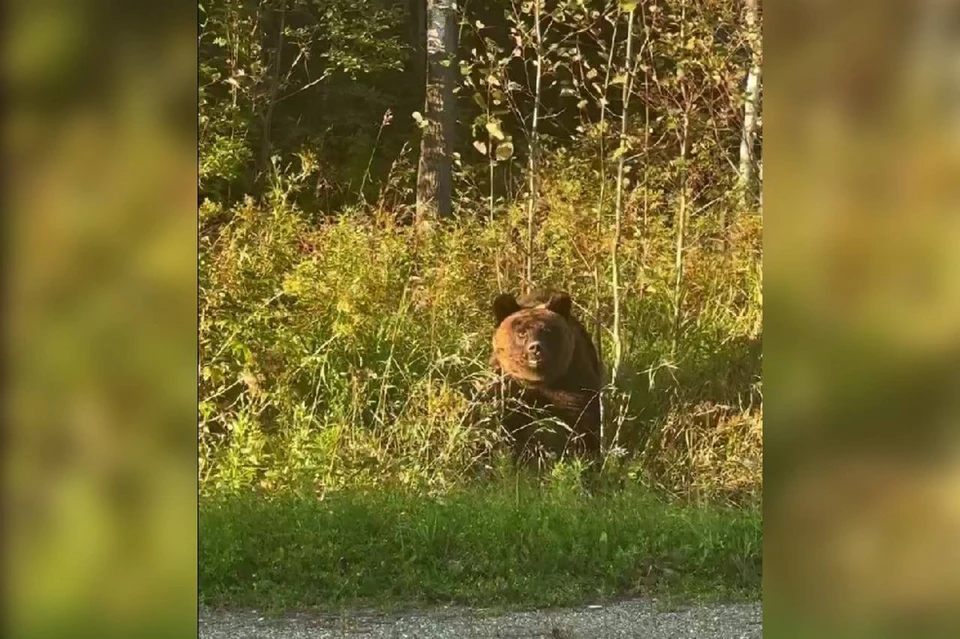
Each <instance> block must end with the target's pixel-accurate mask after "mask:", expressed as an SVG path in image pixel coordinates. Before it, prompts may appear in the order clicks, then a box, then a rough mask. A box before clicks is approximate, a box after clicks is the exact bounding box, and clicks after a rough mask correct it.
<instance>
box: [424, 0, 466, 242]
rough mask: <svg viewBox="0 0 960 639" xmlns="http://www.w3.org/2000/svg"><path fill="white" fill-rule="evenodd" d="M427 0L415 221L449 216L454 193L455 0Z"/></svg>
mask: <svg viewBox="0 0 960 639" xmlns="http://www.w3.org/2000/svg"><path fill="white" fill-rule="evenodd" d="M426 2H427V76H426V100H425V103H426V104H425V108H424V111H425V112H426V113H425V120H426V126H425V127H424V129H423V137H422V138H421V142H420V165H419V168H418V175H417V214H416V224H417V226H421V225H422V224H423V223H424V222H425V221H426V220H428V219H431V218H436V217H445V216H449V215H450V213H451V199H452V195H453V184H452V177H453V176H452V166H451V154H452V147H453V139H452V138H453V126H454V94H453V88H454V87H453V85H454V53H455V51H456V35H457V32H456V19H455V11H454V6H455V3H454V0H426Z"/></svg>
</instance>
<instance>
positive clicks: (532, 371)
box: [493, 293, 576, 383]
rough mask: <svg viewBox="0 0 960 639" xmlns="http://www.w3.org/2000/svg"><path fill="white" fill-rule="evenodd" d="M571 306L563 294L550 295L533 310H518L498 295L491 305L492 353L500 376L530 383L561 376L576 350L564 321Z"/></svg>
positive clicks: (506, 297)
mask: <svg viewBox="0 0 960 639" xmlns="http://www.w3.org/2000/svg"><path fill="white" fill-rule="evenodd" d="M571 306H572V303H571V301H570V296H569V295H567V294H566V293H554V294H552V295H550V297H549V298H548V299H547V300H545V301H543V302H542V303H539V304H536V305H534V306H521V304H520V303H519V302H517V299H516V297H514V296H513V295H510V294H508V293H504V294H502V295H499V296H498V297H497V299H496V300H494V302H493V312H494V316H495V317H496V320H497V330H496V331H495V332H494V334H493V351H494V356H495V357H496V360H497V362H498V363H499V364H500V368H501V369H502V370H503V372H504V373H506V374H507V375H509V376H511V377H514V378H516V379H518V380H521V381H527V382H534V383H550V382H552V381H554V380H555V379H557V378H558V377H560V376H562V375H563V374H564V373H565V372H566V371H567V369H568V368H569V367H570V362H571V361H572V360H573V354H574V349H575V348H576V342H575V339H576V338H575V334H574V331H573V330H572V328H571V326H570V324H569V323H568V321H567V318H568V317H569V316H570V309H571Z"/></svg>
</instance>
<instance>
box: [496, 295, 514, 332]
mask: <svg viewBox="0 0 960 639" xmlns="http://www.w3.org/2000/svg"><path fill="white" fill-rule="evenodd" d="M519 310H520V305H519V304H518V303H517V298H516V297H514V296H513V295H511V294H510V293H501V294H500V295H497V299H495V300H493V314H494V316H495V317H496V318H497V325H498V326H499V325H500V323H501V322H502V321H503V320H505V319H507V317H508V316H510V315H513V314H514V313H516V312H517V311H519Z"/></svg>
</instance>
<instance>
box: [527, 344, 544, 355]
mask: <svg viewBox="0 0 960 639" xmlns="http://www.w3.org/2000/svg"><path fill="white" fill-rule="evenodd" d="M541 350H542V349H541V348H540V342H530V343H529V344H527V352H528V353H530V354H531V355H539V354H540V351H541Z"/></svg>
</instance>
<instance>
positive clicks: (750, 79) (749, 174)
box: [739, 0, 761, 208]
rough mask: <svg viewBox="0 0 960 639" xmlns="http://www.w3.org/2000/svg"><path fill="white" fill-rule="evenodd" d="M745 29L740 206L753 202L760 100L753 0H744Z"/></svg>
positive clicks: (746, 205)
mask: <svg viewBox="0 0 960 639" xmlns="http://www.w3.org/2000/svg"><path fill="white" fill-rule="evenodd" d="M746 4H747V6H746V22H747V30H748V33H749V34H750V35H751V44H752V46H753V52H752V62H751V64H750V70H749V71H748V72H747V81H746V89H745V94H746V99H745V100H744V105H743V132H742V135H741V137H740V174H739V189H740V203H741V206H743V207H744V208H746V207H748V206H750V205H751V204H752V202H753V197H752V195H751V193H752V189H753V181H754V180H753V168H754V164H755V160H754V157H753V148H754V145H755V143H756V131H757V120H758V118H759V115H760V113H759V103H760V75H761V69H760V52H759V51H758V50H757V49H758V47H759V43H760V38H759V36H760V34H759V33H758V32H757V0H746Z"/></svg>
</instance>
